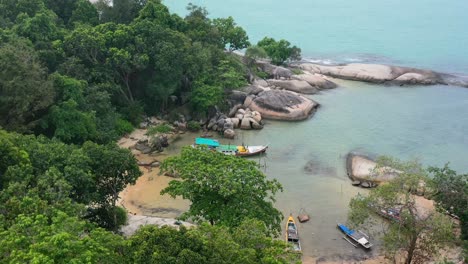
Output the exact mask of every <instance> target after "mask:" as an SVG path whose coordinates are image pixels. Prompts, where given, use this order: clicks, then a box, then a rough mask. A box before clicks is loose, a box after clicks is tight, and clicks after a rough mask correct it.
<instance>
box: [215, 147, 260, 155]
mask: <svg viewBox="0 0 468 264" xmlns="http://www.w3.org/2000/svg"><path fill="white" fill-rule="evenodd" d="M267 149H268V146H235V145H221V146H219V147H218V148H217V150H218V151H219V152H221V153H224V154H226V155H234V156H241V157H248V156H254V155H257V154H261V153H265V152H266V150H267Z"/></svg>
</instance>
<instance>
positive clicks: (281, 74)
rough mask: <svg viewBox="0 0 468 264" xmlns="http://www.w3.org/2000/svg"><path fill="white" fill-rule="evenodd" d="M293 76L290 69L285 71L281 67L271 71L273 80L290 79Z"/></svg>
mask: <svg viewBox="0 0 468 264" xmlns="http://www.w3.org/2000/svg"><path fill="white" fill-rule="evenodd" d="M292 75H293V73H292V71H291V70H290V69H286V68H283V67H276V68H275V69H274V70H273V76H274V78H275V79H281V78H284V79H288V80H289V79H291V76H292Z"/></svg>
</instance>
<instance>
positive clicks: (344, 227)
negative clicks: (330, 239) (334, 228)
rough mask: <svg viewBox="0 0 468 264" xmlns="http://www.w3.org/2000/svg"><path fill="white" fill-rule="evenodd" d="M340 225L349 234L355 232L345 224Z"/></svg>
mask: <svg viewBox="0 0 468 264" xmlns="http://www.w3.org/2000/svg"><path fill="white" fill-rule="evenodd" d="M338 227H340V229H341V231H343V232H344V233H345V234H347V235H352V234H353V233H354V230H351V229H349V228H348V227H346V226H345V225H338Z"/></svg>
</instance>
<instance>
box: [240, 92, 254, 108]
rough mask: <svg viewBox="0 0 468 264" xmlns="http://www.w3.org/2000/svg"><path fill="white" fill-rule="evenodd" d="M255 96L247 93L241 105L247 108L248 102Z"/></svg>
mask: <svg viewBox="0 0 468 264" xmlns="http://www.w3.org/2000/svg"><path fill="white" fill-rule="evenodd" d="M254 98H255V95H252V94H251V95H249V96H247V97H246V98H245V101H244V105H243V107H244V108H248V107H249V106H250V104H251V103H252V101H253V99H254Z"/></svg>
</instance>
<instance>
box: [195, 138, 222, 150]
mask: <svg viewBox="0 0 468 264" xmlns="http://www.w3.org/2000/svg"><path fill="white" fill-rule="evenodd" d="M195 145H207V146H208V147H215V148H217V147H219V142H218V140H214V139H209V138H196V139H195Z"/></svg>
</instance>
